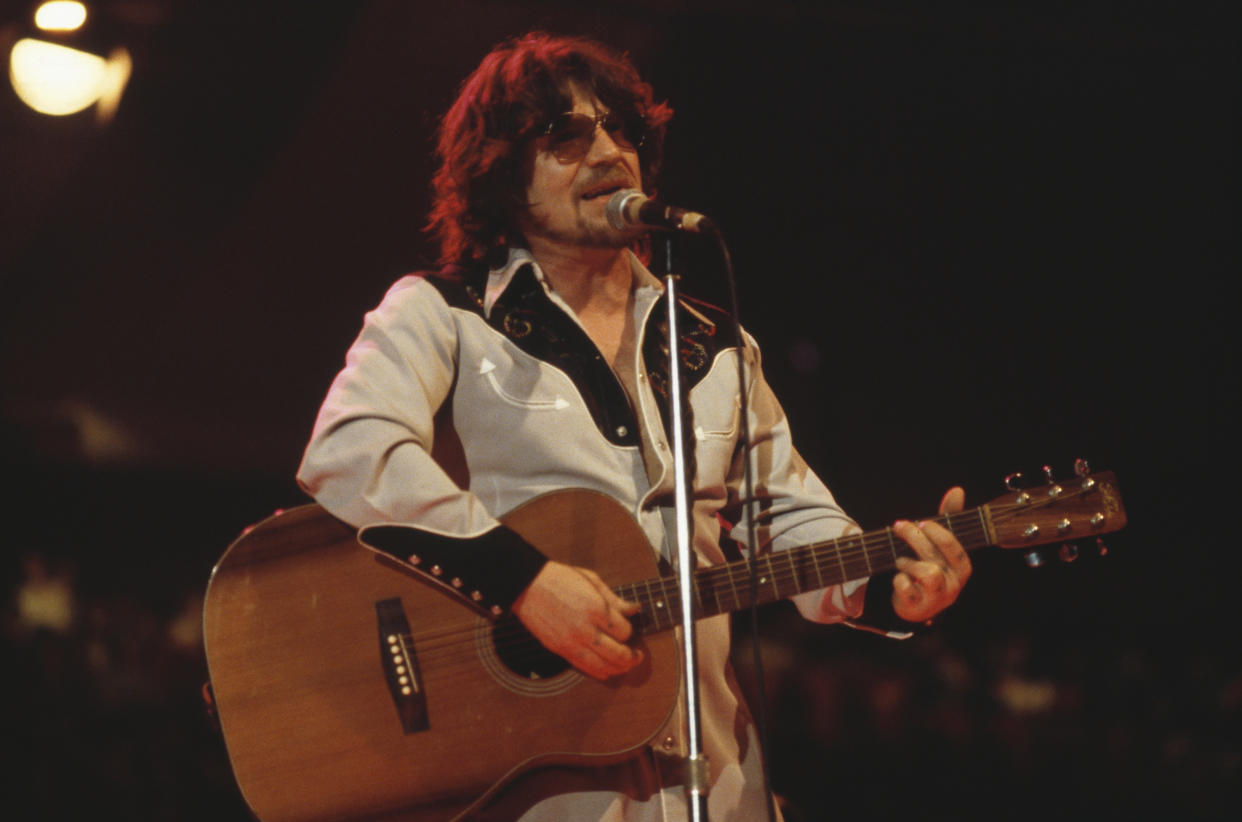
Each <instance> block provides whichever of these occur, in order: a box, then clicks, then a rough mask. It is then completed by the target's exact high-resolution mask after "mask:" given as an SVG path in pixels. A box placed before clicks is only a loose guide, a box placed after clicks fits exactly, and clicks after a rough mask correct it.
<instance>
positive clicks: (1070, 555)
mask: <svg viewBox="0 0 1242 822" xmlns="http://www.w3.org/2000/svg"><path fill="white" fill-rule="evenodd" d="M1057 554H1058V556H1060V557H1061V561H1062V562H1073V561H1074V560H1076V559H1078V546H1077V545H1075V544H1074V543H1072V542H1067V543H1065V544H1064V545H1062V546H1061V549H1060V550H1059V551H1058V552H1057Z"/></svg>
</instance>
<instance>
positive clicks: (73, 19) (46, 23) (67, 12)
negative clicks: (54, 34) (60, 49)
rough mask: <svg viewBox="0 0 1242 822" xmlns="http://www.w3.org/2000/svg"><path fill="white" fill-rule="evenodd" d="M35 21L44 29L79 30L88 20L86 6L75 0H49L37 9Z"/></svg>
mask: <svg viewBox="0 0 1242 822" xmlns="http://www.w3.org/2000/svg"><path fill="white" fill-rule="evenodd" d="M34 21H35V25H36V26H38V27H39V28H41V29H43V30H44V31H77V30H78V29H80V28H81V27H82V24H83V23H85V22H86V6H84V5H82V4H81V3H78V2H75V0H48V2H46V3H44V4H43V5H41V6H39V8H38V9H36V10H35V18H34Z"/></svg>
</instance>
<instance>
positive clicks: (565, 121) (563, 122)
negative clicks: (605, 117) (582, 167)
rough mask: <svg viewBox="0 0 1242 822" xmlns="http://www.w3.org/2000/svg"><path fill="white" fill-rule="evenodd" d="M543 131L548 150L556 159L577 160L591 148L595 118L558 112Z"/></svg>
mask: <svg viewBox="0 0 1242 822" xmlns="http://www.w3.org/2000/svg"><path fill="white" fill-rule="evenodd" d="M544 133H545V135H546V136H547V138H548V151H550V152H552V153H553V154H555V155H556V158H557V159H558V160H561V161H563V162H568V161H571V160H578V159H581V158H582V157H583V156H585V155H586V153H587V151H589V150H590V148H591V142H592V140H593V139H594V138H595V118H594V117H588V116H587V115H585V114H558V115H557V116H556V117H555V118H553V120H552V122H551V123H550V124H549V125H548V130H547V131H546V132H544Z"/></svg>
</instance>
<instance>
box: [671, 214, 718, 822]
mask: <svg viewBox="0 0 1242 822" xmlns="http://www.w3.org/2000/svg"><path fill="white" fill-rule="evenodd" d="M665 254H666V260H667V268H666V270H665V273H664V296H665V299H666V300H667V301H668V357H669V363H668V374H669V407H670V411H671V413H670V415H669V417H670V419H671V421H672V428H673V470H674V471H675V477H674V484H673V487H674V510H675V512H676V517H677V575H678V578H679V583H680V589H679V590H680V596H681V641H682V663H683V666H684V667H683V677H682V681H683V682H684V683H685V688H686V725H687V737H686V738H687V755H686V786H685V787H686V805H687V807H688V808H689V811H690V819H691V820H692V822H707V792H708V771H707V756H706V755H705V754H704V753H703V740H702V729H701V720H700V711H699V673H698V672H699V661H698V660H699V657H698V654H697V653H696V651H695V648H696V636H695V629H694V589H693V585H694V568H695V564H694V553H693V551H692V550H691V547H690V522H691V519H690V502H689V491H688V489H687V487H686V486H687V479H686V458H685V443H684V442H683V440H684V437H683V432H682V403H681V362H680V356H679V353H678V342H679V332H678V330H677V276H676V275H675V274H673V241H672V238H671V237H667V238H665Z"/></svg>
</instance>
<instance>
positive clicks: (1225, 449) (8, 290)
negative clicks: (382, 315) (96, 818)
mask: <svg viewBox="0 0 1242 822" xmlns="http://www.w3.org/2000/svg"><path fill="white" fill-rule="evenodd" d="M28 8H29V7H28V6H27V4H24V3H18V2H11V1H10V0H5V1H4V2H0V27H6V26H7V28H5V29H4V30H3V33H2V37H0V40H4V42H11V40H12V38H13V37H14V36H16V33H17V32H18V31H19V27H20V26H21V25H22V24H23V21H24V20H25V19H26V13H27V11H28ZM1234 8H1235V4H1232V3H1224V2H1221V3H1174V2H1134V3H1121V2H1114V3H1106V2H1092V1H1091V0H1087V2H1076V3H1048V2H1042V3H1035V2H1016V3H1001V4H989V3H981V2H980V3H971V2H965V0H955V1H954V2H948V3H939V4H923V3H914V2H900V1H899V0H894V1H893V2H854V3H848V2H846V3H815V2H809V0H807V1H804V2H795V0H768V1H767V2H753V0H733V1H732V2H730V1H729V0H723V2H714V3H707V2H699V1H698V0H671V1H670V2H655V0H631V2H629V3H625V4H614V3H599V4H596V5H595V6H594V7H591V8H588V7H586V6H583V5H580V4H577V3H571V2H554V0H547V2H535V1H534V0H529V1H528V2H500V1H499V0H496V1H494V2H485V0H463V2H455V3H430V2H427V3H402V2H395V0H390V1H389V2H368V3H356V4H355V3H325V4H309V3H300V4H294V3H271V4H257V3H256V4H251V3H246V4H242V3H227V2H226V3H220V2H213V3H193V2H189V0H160V1H159V2H155V1H154V0H148V1H147V2H118V3H113V4H100V7H99V8H98V9H97V11H98V14H97V15H96V16H95V18H94V22H93V26H94V27H95V29H96V30H97V34H98V35H99V36H100V37H101V38H102V39H105V40H107V39H109V38H111V40H112V41H114V42H119V43H124V44H125V45H126V46H127V47H128V48H129V49H130V51H131V52H132V54H133V58H134V74H133V78H132V80H131V83H130V86H129V88H128V89H127V91H126V94H125V97H124V98H123V99H122V102H121V106H120V109H119V111H118V114H117V116H116V119H115V120H114V121H113V122H112V123H110V124H108V125H107V126H106V127H100V126H98V125H97V124H96V123H95V121H94V117H93V114H92V113H90V112H87V113H83V114H79V115H74V116H72V117H69V118H48V117H43V116H41V115H38V114H35V113H34V112H32V111H30V110H28V109H26V108H25V107H24V106H23V105H22V104H21V103H20V102H19V101H18V100H17V99H16V97H15V96H14V95H13V93H12V91H11V89H10V88H9V87H8V86H7V85H6V86H5V87H4V88H3V89H2V90H0V174H2V175H3V176H2V179H3V180H4V184H3V186H2V187H0V190H2V192H3V193H2V195H0V286H2V287H3V295H4V296H3V299H0V367H2V368H3V372H2V373H3V382H2V383H0V384H2V385H3V393H2V394H0V437H2V439H0V444H3V447H4V451H3V453H4V459H5V463H6V469H7V470H6V471H5V474H6V475H7V479H8V486H9V488H10V490H9V491H8V492H7V493H6V494H5V499H6V502H7V505H6V507H7V509H8V510H7V512H6V516H5V521H6V525H7V528H6V533H7V537H6V538H5V543H6V547H5V551H4V557H5V564H4V580H5V585H6V588H5V590H6V603H7V607H6V610H5V618H4V636H5V644H6V656H7V657H8V658H9V659H10V660H11V666H12V670H11V672H10V675H8V676H6V677H5V684H4V689H5V692H6V696H7V697H8V698H7V700H6V704H7V705H8V708H7V709H6V711H5V712H4V714H5V719H4V720H3V722H4V727H3V728H2V729H0V732H2V733H3V738H4V739H6V740H7V742H8V744H10V745H11V746H12V748H13V753H15V754H16V755H17V757H18V762H17V764H15V765H13V766H10V768H9V777H10V779H12V780H13V783H12V784H13V787H12V789H11V790H8V791H6V793H5V795H6V796H7V797H8V799H7V800H6V801H7V802H8V803H9V804H10V805H11V806H12V807H14V808H18V809H21V808H25V809H28V810H30V811H32V812H36V813H38V814H39V815H40V817H41V818H49V819H61V818H66V819H67V818H70V817H71V816H73V817H76V816H80V815H81V814H82V813H87V812H90V813H94V812H97V811H99V810H106V811H108V812H110V815H112V816H115V817H116V818H128V819H160V820H163V819H205V820H206V819H212V820H231V819H244V818H245V816H246V815H245V811H244V807H243V805H242V803H241V800H240V798H239V797H238V795H237V791H236V788H235V787H234V785H233V782H232V777H231V774H230V772H229V770H228V763H227V758H226V754H225V751H224V746H223V743H222V741H221V739H220V738H219V737H218V736H216V735H215V734H214V732H213V731H212V729H211V727H210V724H209V723H208V722H207V721H206V720H205V719H204V718H203V714H202V711H201V709H200V706H199V701H198V688H199V686H200V685H201V684H202V682H203V681H204V680H205V678H206V666H205V663H204V661H203V659H202V652H201V648H200V647H199V646H198V644H197V643H198V620H199V608H200V607H201V595H202V592H203V589H204V587H205V584H206V582H207V578H208V574H209V573H210V569H211V567H212V565H213V564H214V562H215V560H216V559H217V558H218V557H219V555H220V553H221V552H222V551H223V550H224V548H225V547H226V546H227V545H228V544H229V542H230V541H231V540H232V539H233V538H234V537H235V536H236V535H237V534H238V533H239V531H240V530H241V528H242V527H244V526H245V525H247V524H249V523H251V522H254V521H256V520H258V519H260V518H262V517H264V516H266V515H267V514H269V513H270V512H271V511H272V510H273V509H275V508H278V507H282V506H288V505H292V504H297V503H299V502H302V501H304V497H303V496H302V495H301V493H300V492H299V491H298V490H297V488H296V486H295V485H294V483H293V480H292V476H293V472H294V470H295V468H296V465H297V462H298V459H299V457H300V452H301V447H302V445H303V443H304V441H305V439H306V437H307V436H308V434H309V431H310V427H311V423H312V421H313V419H314V414H315V411H316V409H317V407H318V403H319V401H320V399H321V398H322V395H323V392H324V391H325V390H326V388H327V385H328V382H329V381H330V379H331V377H332V375H333V374H334V373H335V372H336V370H337V369H338V368H339V366H340V364H341V362H342V356H343V353H344V351H345V349H346V347H347V346H348V344H349V343H350V341H351V340H352V339H353V336H354V335H355V334H356V332H357V330H358V328H359V324H360V321H361V316H362V313H363V312H364V311H366V310H367V309H369V308H370V307H372V306H373V305H374V304H375V303H376V302H377V301H378V299H379V298H380V296H381V295H382V293H383V291H384V290H385V289H386V287H387V286H388V284H389V283H390V282H391V281H392V280H393V279H395V278H396V277H397V276H399V275H401V274H402V273H404V272H406V271H408V270H412V269H415V268H418V267H420V266H422V265H425V264H427V263H428V262H430V261H431V260H432V259H433V257H434V249H433V248H432V247H431V245H430V244H429V243H428V241H427V240H426V238H425V237H424V236H423V234H422V233H421V230H420V227H421V225H422V222H423V219H424V215H425V213H426V209H427V181H428V179H429V176H430V173H431V170H432V166H431V150H430V147H431V143H432V139H433V133H434V129H435V123H436V120H437V118H438V116H439V115H440V113H441V112H442V111H443V110H444V109H445V108H446V107H447V105H448V104H449V102H450V101H451V100H452V98H453V96H454V94H455V90H456V86H457V84H458V83H459V82H460V80H461V79H462V78H464V76H465V75H466V74H467V73H468V72H469V71H470V70H471V69H472V68H473V67H474V66H475V65H476V64H477V62H478V60H479V59H480V58H481V57H482V55H483V54H484V53H485V52H486V51H487V49H488V48H489V47H490V46H491V45H492V44H493V43H495V42H497V41H499V40H501V39H503V38H505V37H507V36H511V35H516V34H520V33H522V32H523V31H526V30H528V29H531V28H545V29H548V30H551V31H555V32H560V33H581V34H587V35H592V36H596V37H599V38H601V39H603V40H605V41H607V42H609V43H611V44H613V45H614V46H617V47H619V48H621V49H623V50H625V51H628V52H629V54H630V55H631V57H632V58H633V60H634V61H635V62H636V63H637V65H638V66H639V68H640V70H641V71H642V72H643V73H644V75H645V76H646V77H647V78H648V79H649V80H651V82H652V83H653V84H654V86H655V88H656V91H657V94H658V95H659V96H661V97H664V98H667V99H668V100H669V101H670V103H671V104H672V106H673V108H674V109H675V111H676V116H675V118H674V121H673V126H672V130H671V132H670V136H669V139H668V143H667V159H666V173H665V175H664V177H663V179H662V193H663V194H664V196H665V197H666V198H667V199H668V200H669V201H671V202H676V203H679V204H684V205H686V206H689V207H692V208H695V209H696V210H700V211H703V212H705V213H708V214H710V215H712V216H713V217H714V218H715V219H716V220H717V221H718V222H719V223H720V224H721V225H722V226H723V227H724V229H725V232H726V236H727V238H728V241H729V246H730V249H731V251H732V253H733V258H734V262H735V265H736V269H737V273H738V288H739V292H740V298H741V303H742V313H743V316H742V319H743V322H744V323H745V324H746V325H747V327H748V328H749V329H750V330H751V331H752V332H753V333H754V334H755V336H756V337H757V338H758V339H759V341H760V343H761V345H762V346H763V351H764V362H765V368H766V372H767V376H768V378H769V380H770V382H772V383H773V385H774V386H775V388H776V390H777V393H778V395H779V396H780V397H781V398H782V400H783V402H784V403H785V406H786V410H787V412H788V413H789V416H790V418H791V420H792V424H793V428H794V432H795V438H796V440H797V441H798V443H799V445H800V449H801V451H802V452H803V454H804V456H805V457H806V458H807V459H808V461H809V462H810V463H811V464H812V466H814V467H815V468H816V470H818V471H819V472H820V473H821V475H822V476H824V478H825V479H826V480H827V481H828V482H829V484H830V485H831V486H832V487H833V488H834V490H835V491H836V493H837V495H838V498H839V499H840V501H841V502H842V503H843V504H844V505H845V506H846V508H847V510H850V511H851V512H852V513H853V514H854V515H855V516H856V517H857V518H858V519H859V520H860V521H862V522H863V523H864V524H865V525H867V526H868V527H879V526H882V525H884V524H886V523H887V522H889V521H891V520H892V519H894V518H896V517H899V516H919V515H924V514H927V513H929V512H930V511H931V510H932V509H933V508H934V505H935V503H936V500H937V499H938V496H939V494H940V493H941V492H942V491H943V489H944V488H946V487H948V486H949V485H950V484H962V485H964V486H965V487H966V490H967V493H968V496H969V498H971V499H973V500H974V501H976V502H983V501H986V500H987V499H989V498H991V497H993V496H995V495H997V494H999V493H1001V492H1002V490H1003V489H1002V487H1001V479H1002V478H1003V477H1004V475H1006V474H1008V473H1010V472H1014V471H1021V472H1024V474H1026V476H1027V477H1028V479H1029V480H1030V481H1035V478H1037V477H1039V476H1040V466H1042V465H1044V464H1048V465H1051V466H1052V467H1053V468H1054V469H1055V470H1056V471H1057V472H1058V475H1059V476H1061V477H1064V476H1067V475H1069V473H1070V470H1071V466H1072V463H1073V460H1074V459H1075V458H1077V457H1085V458H1088V459H1089V460H1091V463H1092V465H1093V467H1095V468H1096V469H1100V470H1113V471H1115V472H1116V473H1117V476H1118V478H1119V480H1120V485H1121V489H1122V493H1123V496H1124V498H1125V502H1126V507H1127V510H1128V514H1129V524H1128V526H1127V528H1126V529H1125V530H1124V531H1122V532H1120V533H1118V534H1116V535H1114V536H1113V537H1112V538H1111V539H1110V540H1109V542H1108V546H1109V554H1108V556H1106V557H1102V558H1101V557H1095V556H1085V557H1084V558H1083V559H1081V560H1080V561H1078V562H1076V563H1073V564H1071V565H1063V564H1059V563H1055V562H1054V563H1052V564H1049V565H1047V566H1045V567H1042V568H1039V569H1028V568H1026V567H1025V566H1024V564H1023V563H1022V561H1021V559H1020V557H1019V556H1018V555H1017V554H1016V553H1012V552H1000V551H992V552H985V553H981V554H978V555H976V573H975V577H974V579H973V581H972V582H971V584H970V586H969V587H968V589H967V591H966V592H965V593H964V594H963V596H962V598H961V600H960V602H959V603H958V604H957V605H956V606H955V607H954V608H953V609H952V610H951V611H950V612H948V613H946V614H945V615H944V617H943V618H942V619H940V620H938V622H937V624H936V625H935V626H934V627H932V628H927V629H923V630H922V631H921V633H920V635H919V636H918V637H917V638H915V639H913V640H911V641H909V642H906V643H897V642H892V641H888V640H883V639H880V638H877V637H872V636H870V635H865V634H858V633H854V632H850V631H847V630H844V629H823V628H816V627H814V626H808V625H805V624H802V623H800V622H799V621H798V620H797V619H796V618H795V617H791V616H790V613H789V611H788V610H787V609H781V608H774V609H770V610H768V611H766V612H765V613H764V614H763V615H762V617H761V618H760V620H759V622H760V630H761V632H762V634H763V636H764V640H765V645H764V647H765V664H766V667H767V678H766V680H765V681H766V683H767V697H768V699H767V707H768V714H769V716H768V718H769V720H770V726H771V735H772V737H773V744H772V746H771V748H772V757H771V761H772V768H773V782H774V785H775V786H776V788H777V789H778V791H780V792H781V793H782V794H783V795H784V796H786V797H787V798H788V800H789V802H790V811H789V815H790V817H791V819H802V818H804V819H815V820H818V819H828V818H838V817H839V818H851V817H852V818H856V819H858V818H861V819H871V818H874V819H882V818H892V817H894V816H896V815H898V814H900V815H903V816H915V815H930V816H933V817H935V816H940V815H949V814H950V812H952V815H956V816H966V817H972V818H973V817H981V818H982V817H984V816H989V817H990V816H1000V817H1002V818H1041V817H1043V816H1046V815H1048V814H1051V813H1055V814H1057V815H1059V816H1062V817H1067V818H1071V819H1082V818H1088V817H1092V816H1099V815H1104V814H1107V815H1110V816H1111V815H1120V814H1123V813H1125V814H1131V813H1138V812H1140V811H1143V812H1147V813H1150V812H1165V813H1171V814H1175V815H1176V816H1177V817H1178V818H1201V819H1212V818H1224V817H1225V816H1226V815H1231V813H1232V812H1236V801H1237V800H1238V799H1239V798H1240V797H1239V790H1238V785H1239V784H1242V754H1240V753H1239V749H1240V746H1239V741H1240V738H1242V720H1240V716H1242V661H1240V660H1239V652H1238V641H1237V635H1238V634H1237V631H1238V628H1239V627H1240V626H1239V619H1238V616H1237V605H1236V600H1237V595H1236V593H1235V591H1236V589H1237V587H1238V585H1239V571H1240V570H1242V562H1239V560H1238V553H1239V546H1238V544H1237V543H1238V540H1237V538H1236V537H1235V536H1233V534H1232V533H1231V532H1229V531H1228V530H1227V527H1226V522H1227V521H1228V517H1229V516H1231V515H1232V513H1233V512H1234V511H1235V510H1236V508H1237V503H1236V501H1235V499H1234V496H1235V495H1234V491H1235V489H1236V487H1237V483H1236V481H1235V468H1234V465H1233V463H1234V460H1235V457H1236V453H1237V450H1238V447H1237V446H1238V436H1237V424H1238V423H1237V417H1238V375H1237V355H1236V347H1237V332H1236V330H1235V329H1236V324H1235V321H1234V315H1236V313H1237V310H1238V307H1239V299H1238V297H1239V295H1238V285H1237V277H1238V273H1239V265H1238V264H1239V255H1238V224H1237V217H1238V195H1237V191H1238V183H1239V179H1238V167H1237V155H1238V152H1237V146H1238V139H1239V135H1238V129H1237V113H1238V102H1239V100H1238V82H1237V77H1238V76H1239V59H1238V57H1239V55H1238V48H1237V41H1238V31H1239V29H1238V25H1237V24H1238V19H1237V17H1238V15H1237V13H1236V12H1235V11H1234V10H1233V9H1234ZM4 38H7V39H4ZM678 254H679V258H680V259H681V260H682V263H683V265H684V269H685V274H686V283H685V287H686V288H687V289H688V290H690V291H693V292H697V293H699V294H702V295H704V296H707V297H709V298H712V299H716V300H721V299H723V294H724V293H725V292H724V288H723V285H722V284H721V275H720V267H719V265H718V262H717V259H716V257H715V255H714V252H713V250H712V249H710V248H704V247H701V246H698V245H696V244H694V243H693V242H686V243H682V244H680V245H679V247H678ZM1083 547H1084V548H1087V547H1089V546H1085V545H1084V546H1083ZM48 578H50V579H51V580H52V581H53V582H55V581H60V582H62V583H63V584H64V585H65V586H67V587H68V588H69V589H70V590H71V591H72V602H73V604H74V608H75V610H74V615H75V616H74V619H73V621H72V622H71V624H69V625H67V626H63V627H61V628H57V629H52V628H47V627H45V628H36V627H34V626H32V625H31V624H30V622H29V620H28V619H27V618H23V616H22V614H23V613H24V612H23V611H22V610H21V609H20V608H19V607H18V601H19V599H18V597H19V595H20V593H21V592H22V591H28V590H30V587H31V585H32V584H33V582H34V581H38V580H40V579H48ZM739 628H740V629H741V633H743V634H747V633H749V626H748V625H747V624H746V623H745V622H743V621H739ZM738 665H739V668H740V669H741V670H742V673H743V676H744V678H745V680H746V682H747V685H746V687H747V688H748V689H753V688H754V680H753V679H752V678H751V676H750V674H751V669H752V665H751V664H750V657H749V650H748V649H747V648H746V647H745V646H744V645H743V644H742V643H739V659H738Z"/></svg>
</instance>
